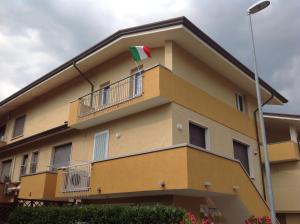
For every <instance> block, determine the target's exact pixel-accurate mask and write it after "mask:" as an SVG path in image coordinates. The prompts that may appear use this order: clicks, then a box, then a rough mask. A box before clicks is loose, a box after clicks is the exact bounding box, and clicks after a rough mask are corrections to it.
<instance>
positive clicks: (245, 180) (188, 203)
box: [0, 17, 287, 224]
mask: <svg viewBox="0 0 300 224" xmlns="http://www.w3.org/2000/svg"><path fill="white" fill-rule="evenodd" d="M130 45H147V46H149V47H150V48H151V51H152V57H151V59H148V60H144V61H142V63H140V65H139V66H140V70H142V74H140V73H139V72H137V69H136V66H135V64H134V62H133V60H132V58H131V57H130V54H129V52H128V46H130ZM261 91H262V98H263V100H264V101H267V100H268V99H269V98H270V97H271V96H272V100H269V101H268V103H269V104H273V105H281V104H283V103H286V102H287V100H286V99H285V98H284V97H283V96H281V95H280V94H279V93H278V92H277V91H276V90H274V89H273V88H271V87H270V86H269V85H268V84H267V83H265V82H264V81H262V80H261ZM0 105H1V107H0V116H1V126H2V127H1V129H0V130H1V131H0V133H1V136H2V139H3V141H2V146H1V148H0V160H1V173H0V174H1V180H2V182H4V180H10V182H11V185H13V186H10V187H7V185H6V190H5V192H6V195H4V196H3V197H4V198H5V199H6V200H9V197H8V196H7V194H8V193H7V192H12V193H15V194H17V197H18V198H25V199H43V200H45V199H47V200H69V199H74V198H75V199H80V200H81V201H82V202H85V203H119V204H120V203H127V204H128V203H157V202H159V203H164V204H172V205H175V206H181V207H184V208H186V209H187V210H189V211H192V212H194V213H195V214H196V215H197V216H203V214H204V213H207V214H208V213H209V214H211V215H214V216H215V219H219V223H224V222H226V223H231V224H234V223H242V222H243V221H244V219H245V218H247V217H249V216H250V215H256V216H262V215H267V214H268V213H269V209H268V207H267V204H266V202H265V200H264V196H263V195H264V193H263V192H264V187H263V178H262V172H261V163H260V161H261V159H260V151H259V148H258V144H257V140H256V129H255V120H254V111H255V110H256V94H255V81H254V75H253V73H252V72H251V71H250V70H249V69H248V68H246V67H245V66H244V65H243V64H241V63H240V62H239V61H238V60H237V59H235V58H234V57H233V56H231V55H230V54H229V53H228V52H226V51H225V50H224V49H223V48H222V47H221V46H219V45H218V44H217V43H216V42H214V41H213V40H212V39H211V38H209V37H208V36H207V35H206V34H204V33H203V32H202V31H201V30H199V29H198V28H197V27H196V26H195V25H194V24H192V23H191V22H190V21H189V20H187V19H186V18H185V17H180V18H175V19H171V20H166V21H162V22H157V23H152V24H148V25H143V26H138V27H134V28H129V29H124V30H120V31H118V32H116V33H115V34H113V35H112V36H110V37H108V38H106V39H105V40H103V41H102V42H100V43H99V44H97V45H95V46H93V47H92V48H90V49H88V50H86V51H85V52H83V53H82V54H80V55H78V56H76V57H75V58H73V59H71V60H70V61H68V62H66V63H65V64H63V65H61V66H60V67H58V68H56V69H55V70H53V71H51V72H50V73H48V74H46V75H45V76H43V77H41V78H40V79H38V80H36V81H35V82H33V83H32V84H30V85H28V86H26V87H25V88H23V89H21V90H20V91H19V92H17V93H15V94H14V95H12V96H10V97H8V98H7V99H5V100H4V101H2V102H1V103H0ZM7 188H8V189H7ZM12 193H10V194H12ZM10 194H8V195H10Z"/></svg>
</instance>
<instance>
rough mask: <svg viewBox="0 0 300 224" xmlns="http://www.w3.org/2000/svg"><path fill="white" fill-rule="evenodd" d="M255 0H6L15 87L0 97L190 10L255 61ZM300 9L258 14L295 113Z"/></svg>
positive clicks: (0, 69)
mask: <svg viewBox="0 0 300 224" xmlns="http://www.w3.org/2000/svg"><path fill="white" fill-rule="evenodd" d="M254 2H255V1H254V0H244V1H241V0H226V1H225V0H220V1H211V0H201V1H198V0H185V1H183V0H152V1H146V0H127V1H122V0H110V1H97V0H85V1H83V0H53V1H35V0H26V1H25V0H11V1H3V2H1V7H0V18H1V19H0V46H1V50H0V77H1V79H0V86H7V88H4V87H3V88H1V89H2V90H1V92H0V100H1V99H4V98H5V97H7V96H9V95H10V94H11V93H12V92H13V91H15V90H17V89H20V88H21V87H23V86H25V85H27V84H28V83H30V82H32V81H34V80H35V79H37V78H38V77H40V76H41V75H43V74H45V73H47V72H49V71H50V70H52V69H54V68H55V67H57V66H59V65H60V64H62V63H63V62H65V61H66V60H68V59H69V58H71V57H74V56H75V55H77V54H79V53H80V52H82V51H83V50H85V49H87V48H88V47H90V46H92V45H94V44H96V43H97V42H99V41H101V40H102V39H103V38H105V37H106V36H108V35H110V34H112V33H114V32H115V31H117V30H119V29H122V28H126V27H131V26H136V25H141V24H144V23H149V22H154V21H158V20H162V19H168V18H172V17H177V16H182V15H184V16H186V17H188V18H189V19H190V20H192V22H194V23H195V24H196V25H197V26H199V27H200V28H201V29H202V30H203V31H204V32H206V33H207V34H208V35H209V36H211V37H212V38H213V39H215V40H216V41H217V42H218V43H219V44H221V45H222V46H223V47H224V48H225V49H227V50H228V51H229V52H230V53H232V54H233V55H234V56H235V57H237V58H238V59H239V60H240V61H242V62H243V63H244V64H245V65H247V66H248V67H250V68H252V67H253V63H252V61H253V60H252V57H251V45H250V38H249V21H248V17H247V14H246V9H247V8H248V7H249V5H251V4H253V3H254ZM299 8H300V2H299V0H289V2H288V4H287V3H286V2H285V1H280V0H273V1H272V3H271V6H270V7H268V8H267V9H266V10H264V11H262V12H260V13H259V14H257V15H254V17H253V24H254V31H255V41H256V46H257V53H258V62H259V63H258V64H259V71H260V76H261V77H263V79H265V80H266V81H267V82H269V83H270V84H271V85H272V86H274V87H276V88H277V89H278V90H280V91H281V92H282V93H283V94H286V96H287V97H288V98H289V100H290V101H291V103H289V104H288V105H287V106H285V107H283V108H284V109H285V110H287V111H289V110H292V111H294V112H295V113H300V106H298V104H299V103H297V102H299V100H300V99H298V97H297V94H296V93H297V89H298V86H300V79H298V78H297V74H298V73H299V72H300V68H299V66H298V65H297V64H300V63H298V62H299V57H300V44H299V40H300V32H299V27H300V15H299V13H298V9H299ZM292 67H293V69H292ZM282 73H284V74H289V75H288V76H287V77H288V78H286V79H281V76H280V75H279V74H282ZM292 77H293V81H291V80H292ZM295 77H296V78H295ZM299 105H300V104H299ZM275 110H276V109H275ZM281 110H282V109H281Z"/></svg>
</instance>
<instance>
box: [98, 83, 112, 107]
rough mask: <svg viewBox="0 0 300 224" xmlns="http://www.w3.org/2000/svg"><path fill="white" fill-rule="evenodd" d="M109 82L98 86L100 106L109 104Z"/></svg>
mask: <svg viewBox="0 0 300 224" xmlns="http://www.w3.org/2000/svg"><path fill="white" fill-rule="evenodd" d="M109 84H110V82H106V83H104V84H102V85H100V89H101V91H100V100H101V101H100V105H102V106H105V105H107V104H109V92H110V85H109Z"/></svg>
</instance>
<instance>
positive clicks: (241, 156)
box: [233, 140, 250, 175]
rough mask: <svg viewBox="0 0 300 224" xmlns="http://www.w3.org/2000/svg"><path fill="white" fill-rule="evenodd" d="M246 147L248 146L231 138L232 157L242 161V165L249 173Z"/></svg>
mask: <svg viewBox="0 0 300 224" xmlns="http://www.w3.org/2000/svg"><path fill="white" fill-rule="evenodd" d="M248 148H249V146H248V145H246V144H243V143H241V142H238V141H235V140H233V150H234V158H235V159H237V160H239V161H240V162H241V163H242V165H243V167H244V168H245V170H246V171H247V173H248V174H249V175H250V165H249V153H248Z"/></svg>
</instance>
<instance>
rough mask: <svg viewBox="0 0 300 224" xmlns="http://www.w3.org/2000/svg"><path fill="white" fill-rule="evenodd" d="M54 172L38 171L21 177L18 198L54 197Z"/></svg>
mask: <svg viewBox="0 0 300 224" xmlns="http://www.w3.org/2000/svg"><path fill="white" fill-rule="evenodd" d="M56 179H57V173H56V172H50V171H45V172H40V173H35V174H29V175H25V176H22V177H21V185H20V192H19V198H23V199H45V200H53V199H54V198H55V187H56Z"/></svg>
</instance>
